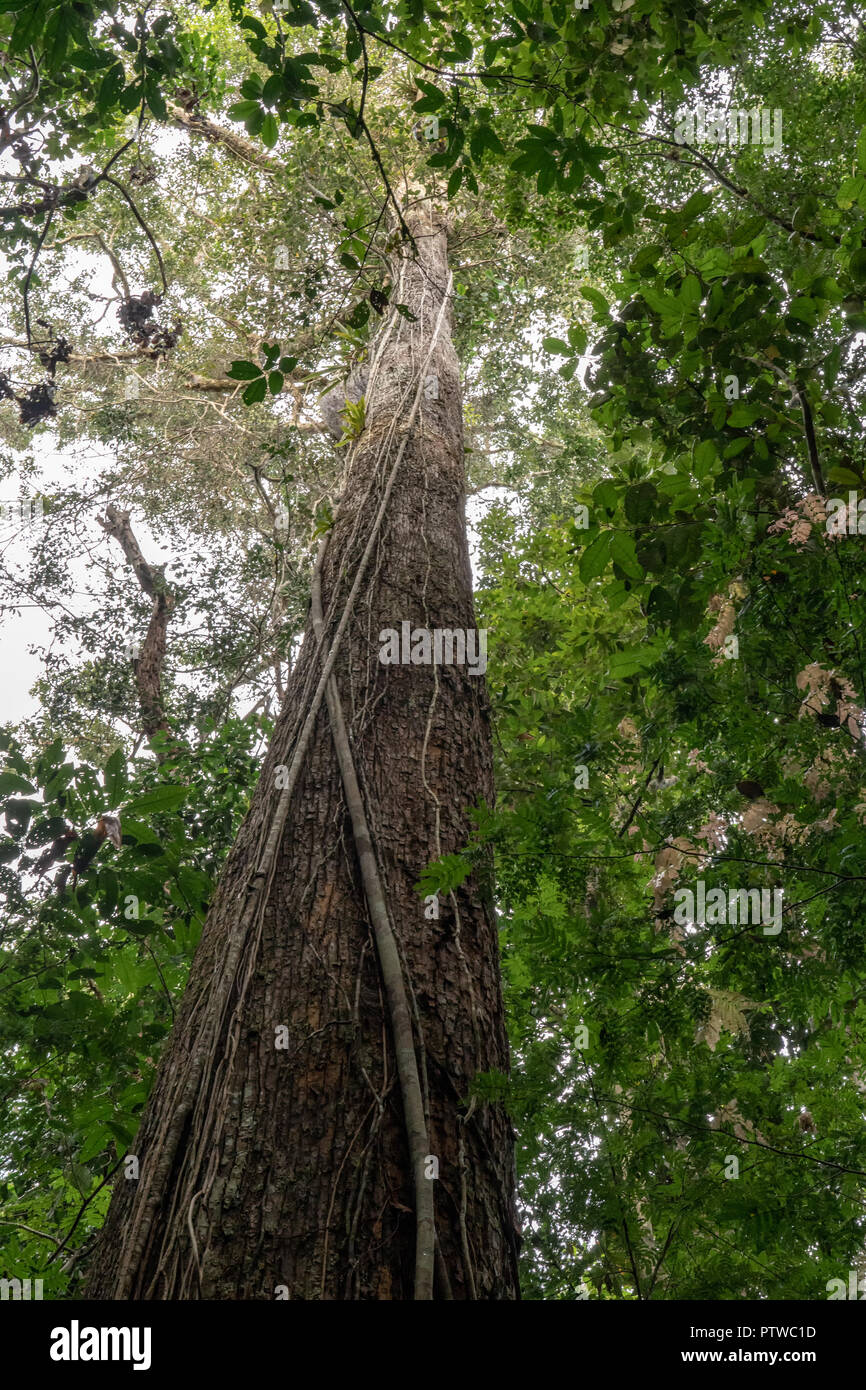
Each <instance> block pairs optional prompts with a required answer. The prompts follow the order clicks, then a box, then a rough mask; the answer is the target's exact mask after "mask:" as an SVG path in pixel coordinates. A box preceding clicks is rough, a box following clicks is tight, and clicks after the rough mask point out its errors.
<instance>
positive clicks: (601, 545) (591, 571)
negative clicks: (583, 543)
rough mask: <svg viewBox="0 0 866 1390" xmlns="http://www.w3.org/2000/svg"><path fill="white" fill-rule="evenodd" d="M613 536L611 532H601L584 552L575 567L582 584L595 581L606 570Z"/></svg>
mask: <svg viewBox="0 0 866 1390" xmlns="http://www.w3.org/2000/svg"><path fill="white" fill-rule="evenodd" d="M613 534H614V533H613V532H612V531H602V532H601V534H600V535H599V536H596V538H595V540H594V541H592V542H591V544H590V545H588V546H587V547H586V549H585V550H584V552H583V554H582V555H581V557H580V563H579V564H578V567H577V571H578V574H579V575H580V578H581V582H582V583H584V584H588V583H589V582H590V580H592V579H597V578H598V576H599V575H600V574H601V573H602V572H603V570H605V569H606V568H607V564H608V561H609V559H610V548H611V543H612V540H613Z"/></svg>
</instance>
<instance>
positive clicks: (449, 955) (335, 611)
mask: <svg viewBox="0 0 866 1390" xmlns="http://www.w3.org/2000/svg"><path fill="white" fill-rule="evenodd" d="M407 220H408V222H409V226H410V227H411V230H412V234H413V236H414V238H415V243H416V248H417V256H415V255H413V254H408V253H407V254H405V255H404V256H403V257H402V258H400V259H398V260H395V264H394V266H393V289H392V293H391V300H392V303H394V304H397V303H402V304H405V305H407V306H408V308H409V310H410V311H411V314H412V315H414V319H413V318H410V317H406V316H403V315H401V314H398V313H397V312H389V313H388V314H387V316H386V318H385V320H384V321H383V326H382V329H381V331H380V334H379V336H378V338H377V340H376V343H375V345H374V350H373V352H372V353H371V381H370V386H369V388H368V395H367V406H366V423H365V428H364V430H363V433H362V434H361V435H360V438H359V439H358V440H357V442H356V443H355V444H354V446H353V448H352V453H351V457H350V462H349V466H348V476H347V481H346V486H345V489H344V492H343V495H342V498H341V501H340V505H339V510H338V514H337V519H336V523H335V525H334V528H333V530H332V532H331V534H330V537H329V543H328V545H327V547H326V549H325V554H324V561H323V564H322V567H321V573H320V578H321V594H322V603H323V609H324V633H325V636H324V639H323V643H322V644H320V645H319V648H318V649H317V643H316V637H315V631H314V628H313V625H312V622H310V624H309V626H308V630H307V634H306V638H305V642H304V646H303V650H302V653H301V656H300V658H299V660H298V663H297V665H296V667H295V670H294V671H293V673H292V678H291V684H290V687H289V690H288V693H287V698H286V700H285V701H284V704H283V707H282V712H281V715H280V721H279V724H278V727H277V729H276V732H275V736H274V740H273V744H272V747H271V749H270V750H269V752H268V755H267V757H266V759H265V762H264V766H263V769H262V774H261V779H260V782H259V785H258V788H257V790H256V793H255V796H254V798H253V802H252V806H251V809H250V812H249V814H248V816H247V818H246V820H245V822H244V824H243V826H242V828H241V831H240V833H239V836H238V839H237V842H236V844H235V846H234V847H233V850H232V852H231V855H230V857H229V860H228V863H227V865H226V868H225V871H224V874H223V877H222V879H221V882H220V885H219V889H218V891H217V894H216V895H215V899H214V902H213V904H212V907H211V910H210V913H209V915H208V919H207V923H206V925H205V928H204V932H203V935H202V940H201V943H200V945H199V948H198V951H197V953H196V956H195V959H194V961H193V965H192V970H191V974H190V979H189V984H188V986H187V990H186V993H185V995H184V999H183V1002H182V1006H181V1009H180V1012H179V1015H178V1019H177V1023H176V1026H175V1028H174V1031H173V1033H172V1036H171V1039H170V1041H169V1043H168V1044H167V1046H166V1050H165V1053H164V1055H163V1058H162V1061H161V1065H160V1069H159V1074H158V1077H157V1081H156V1084H155V1086H154V1090H153V1092H152V1095H151V1097H150V1100H149V1102H148V1105H147V1107H146V1110H145V1113H144V1117H143V1122H142V1126H141V1129H140V1132H139V1135H138V1138H137V1141H136V1143H135V1145H134V1146H133V1149H134V1152H135V1153H136V1154H137V1156H138V1159H139V1163H140V1176H139V1178H138V1180H137V1181H136V1180H134V1179H128V1180H124V1179H120V1178H119V1179H118V1180H117V1181H116V1185H115V1191H114V1194H113V1198H112V1203H111V1207H110V1210H109V1213H108V1217H107V1220H106V1223H105V1227H104V1230H103V1232H102V1236H101V1239H100V1243H99V1246H98V1248H97V1252H96V1256H95V1259H94V1263H93V1265H92V1268H91V1275H90V1285H89V1294H90V1296H91V1297H96V1298H123V1299H177V1298H186V1299H198V1298H210V1299H273V1298H275V1297H276V1298H280V1297H289V1298H293V1299H326V1300H332V1299H380V1300H403V1299H412V1298H413V1297H416V1296H418V1295H417V1294H416V1292H415V1283H414V1278H415V1274H414V1270H415V1246H416V1229H415V1216H414V1207H415V1188H414V1184H413V1173H412V1166H411V1164H410V1160H409V1148H408V1143H407V1126H406V1120H405V1117H404V1096H403V1094H402V1093H401V1080H400V1077H398V1072H397V1066H396V1059H395V1054H394V1045H393V1036H392V1023H393V1017H392V1013H389V1004H388V999H387V998H386V991H385V987H384V983H383V975H382V971H381V969H380V964H379V960H378V957H377V945H376V941H375V940H374V937H373V935H372V933H371V925H370V924H371V915H370V912H369V910H368V906H367V902H366V900H365V895H364V887H363V885H362V878H361V873H360V870H359V857H358V852H357V848H356V843H355V840H354V839H353V833H352V821H351V820H350V817H349V814H348V810H347V801H346V796H345V794H344V791H343V786H342V782H341V776H340V770H339V766H338V761H337V757H336V754H335V742H334V736H333V733H332V728H331V724H330V722H329V713H328V704H329V703H330V704H331V705H332V706H333V700H332V694H333V689H332V690H331V692H329V698H328V701H327V702H326V701H325V700H324V699H323V698H322V699H321V700H320V703H319V705H318V712H317V714H316V715H315V723H314V724H313V725H312V737H311V739H310V741H309V743H308V745H307V747H306V751H305V752H304V754H303V757H302V759H299V758H298V757H297V756H296V755H297V753H298V745H299V740H300V742H301V745H303V734H302V733H301V732H300V730H301V727H302V725H303V722H304V720H305V719H306V718H307V717H308V714H309V711H310V709H311V706H313V704H314V696H313V692H314V691H316V690H318V691H319V693H320V695H321V694H322V693H323V691H324V683H323V680H322V672H323V667H324V663H325V654H326V653H327V652H328V651H329V649H330V648H331V645H332V643H333V642H334V638H335V634H337V633H338V630H339V628H340V621H341V616H342V615H344V614H345V611H346V605H347V599H348V598H349V595H350V590H351V589H352V587H353V585H354V587H355V589H356V596H355V598H354V602H353V603H352V604H351V612H350V616H349V620H348V622H347V623H344V625H343V626H344V631H343V635H342V640H341V644H340V645H339V649H338V653H337V656H336V660H335V663H334V664H333V668H332V669H333V675H334V677H335V682H336V684H335V687H334V688H335V689H336V691H337V692H338V693H339V700H340V702H341V704H342V709H343V712H344V714H345V720H346V724H347V726H348V734H349V744H350V748H351V755H352V760H353V762H354V767H355V770H356V772H357V778H358V782H359V784H360V790H361V794H362V798H363V802H364V807H365V810H366V819H367V823H368V825H369V831H370V837H371V840H372V844H373V853H374V855H375V860H376V864H377V865H378V875H379V881H380V882H381V884H382V885H383V887H384V897H385V903H386V907H387V914H388V917H389V918H390V925H391V929H392V931H393V934H394V936H395V937H396V940H397V943H398V947H399V954H400V957H401V959H402V965H403V981H404V985H405V989H406V993H407V996H408V1000H409V1012H410V1015H411V1017H412V1019H413V1023H414V1028H415V1043H416V1045H415V1056H416V1060H417V1066H418V1072H419V1075H420V1079H421V1085H422V1090H423V1093H424V1102H425V1110H426V1129H427V1142H428V1144H429V1154H430V1155H431V1156H432V1157H434V1158H436V1159H438V1172H439V1176H438V1178H430V1179H428V1181H431V1182H432V1184H433V1193H434V1199H435V1223H436V1241H437V1260H436V1283H435V1296H436V1297H444V1298H448V1297H451V1298H454V1299H470V1298H477V1299H514V1298H517V1297H518V1296H519V1294H518V1289H517V1269H516V1263H517V1241H518V1237H517V1234H516V1227H515V1214H514V1198H513V1149H512V1133H511V1128H510V1124H509V1122H508V1120H507V1118H506V1116H505V1114H504V1112H503V1111H502V1109H501V1107H500V1106H499V1105H498V1104H496V1103H491V1102H487V1101H483V1100H472V1099H471V1097H470V1093H471V1090H472V1084H473V1079H474V1078H475V1076H476V1075H477V1074H478V1073H483V1072H486V1071H489V1070H493V1069H496V1070H500V1071H505V1070H507V1066H508V1050H507V1043H506V1037H505V1030H504V1023H503V1014H502V1003H501V992H500V976H499V962H498V949H497V938H496V926H495V918H494V912H493V905H492V892H491V884H490V881H489V878H488V877H485V875H484V874H479V873H477V872H476V873H474V874H473V875H471V876H470V878H468V879H467V880H466V881H465V882H464V883H463V884H461V885H460V887H459V888H457V889H456V890H455V891H454V893H453V894H450V895H447V896H444V895H443V897H442V898H441V900H440V903H439V908H438V911H439V915H438V919H433V920H428V917H427V916H426V915H425V905H424V902H423V900H422V899H421V897H420V896H419V895H418V893H417V892H416V891H415V884H416V882H417V880H418V877H419V875H420V873H421V871H422V869H423V868H424V866H425V865H426V864H427V863H429V861H430V860H431V859H433V858H437V857H439V856H440V855H445V854H448V853H451V852H454V851H456V850H458V849H459V848H460V847H461V846H462V845H463V844H465V842H466V839H467V837H468V834H469V831H470V828H471V818H470V815H469V808H470V807H471V806H472V805H473V804H475V803H477V802H478V801H480V800H482V799H483V800H484V801H486V802H487V803H490V802H491V801H492V797H493V785H492V772H491V743H490V729H489V712H488V704H487V695H486V689H485V683H484V679H483V677H482V676H478V675H474V676H473V675H470V674H469V673H468V670H467V667H466V666H460V665H439V666H433V665H406V666H403V665H383V664H381V663H380V661H379V648H380V642H379V633H380V631H381V630H382V629H386V628H394V629H397V630H398V631H399V630H400V626H401V622H402V621H403V620H408V621H410V622H411V624H412V627H413V628H417V627H423V628H427V629H435V628H450V629H464V630H472V629H474V627H475V617H474V609H473V601H472V586H471V573H470V566H469V556H468V547H467V540H466V531H465V520H464V475H463V440H462V407H461V398H460V385H459V374H458V364H457V360H456V355H455V352H454V348H453V345H452V342H451V335H450V317H451V307H450V295H449V288H450V287H449V277H448V262H447V228H446V225H445V221H444V218H443V215H442V214H440V213H439V212H438V211H437V210H436V209H435V208H434V207H433V206H432V205H431V204H430V203H429V202H428V201H424V200H421V201H419V202H418V203H416V204H415V205H414V206H413V207H411V208H410V209H409V212H408V213H407ZM434 382H435V385H432V383H434ZM389 481H390V484H391V487H390V492H389V490H388V483H389ZM386 497H387V502H386V505H385V507H384V509H383V510H382V518H381V525H380V526H379V529H378V531H377V530H376V523H375V519H376V516H377V512H379V511H380V509H382V503H383V499H384V498H386ZM373 535H375V542H374V544H373V546H372V550H371V552H370V554H369V560H368V562H367V563H366V564H365V563H364V558H363V556H364V550H365V547H367V546H368V543H369V541H370V538H371V536H373ZM325 669H326V668H325ZM332 717H333V709H332ZM293 758H294V759H295V764H297V767H298V775H297V780H296V781H295V783H294V786H293V787H292V786H291V778H292V776H293V773H292V771H291V769H292V768H293V766H294V765H295V764H293ZM287 768H288V769H290V771H289V774H288V779H289V783H290V788H289V790H287V788H286V780H287V773H286V769H287ZM286 809H287V815H286V818H285V821H283V819H282V815H281V811H285V810H286ZM272 851H273V853H271V852H272ZM368 862H369V857H368ZM365 881H368V880H365ZM281 1029H283V1031H282V1032H280V1030H281ZM278 1042H282V1043H284V1044H286V1045H285V1046H277V1043H278ZM401 1075H402V1073H401ZM430 1171H431V1172H432V1171H435V1165H433V1164H431V1165H430ZM421 1296H427V1295H423V1294H422V1295H421Z"/></svg>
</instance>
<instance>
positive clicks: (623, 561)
mask: <svg viewBox="0 0 866 1390" xmlns="http://www.w3.org/2000/svg"><path fill="white" fill-rule="evenodd" d="M626 497H627V494H626ZM610 558H611V559H612V560H613V561H614V562H615V563H616V564H617V565H619V567H620V569H621V570H623V571H624V572H625V573H626V574H627V575H628V577H629V579H643V573H644V572H643V569H642V568H641V566H640V565H639V564H638V562H637V557H636V555H635V546H634V537H633V536H629V535H628V534H627V533H626V532H625V531H614V532H613V540H612V541H611V543H610Z"/></svg>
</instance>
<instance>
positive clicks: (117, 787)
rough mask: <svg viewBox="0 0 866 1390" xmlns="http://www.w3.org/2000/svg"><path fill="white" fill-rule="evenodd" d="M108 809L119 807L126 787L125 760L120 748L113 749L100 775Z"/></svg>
mask: <svg viewBox="0 0 866 1390" xmlns="http://www.w3.org/2000/svg"><path fill="white" fill-rule="evenodd" d="M102 780H103V782H104V784H105V800H106V802H107V807H108V809H111V808H112V807H114V806H119V805H120V802H121V798H122V796H123V791H124V788H125V786H126V758H125V756H124V753H123V749H122V748H115V750H114V752H113V753H112V755H111V757H110V758H109V759H108V762H107V763H106V764H105V770H104V772H103V774H102Z"/></svg>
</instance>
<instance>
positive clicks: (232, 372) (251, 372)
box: [226, 359, 262, 381]
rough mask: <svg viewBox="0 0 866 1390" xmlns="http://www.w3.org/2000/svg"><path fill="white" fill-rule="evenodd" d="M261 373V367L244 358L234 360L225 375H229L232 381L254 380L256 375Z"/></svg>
mask: <svg viewBox="0 0 866 1390" xmlns="http://www.w3.org/2000/svg"><path fill="white" fill-rule="evenodd" d="M261 375H262V369H261V367H257V366H256V364H255V362H247V361H246V360H244V359H238V360H236V361H234V362H233V363H232V365H231V366H230V367H229V369H228V371H227V372H226V376H230V377H231V378H232V381H255V379H256V377H260V376H261Z"/></svg>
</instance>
